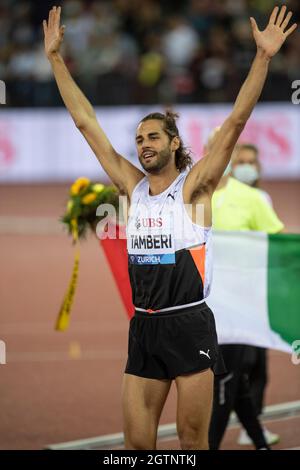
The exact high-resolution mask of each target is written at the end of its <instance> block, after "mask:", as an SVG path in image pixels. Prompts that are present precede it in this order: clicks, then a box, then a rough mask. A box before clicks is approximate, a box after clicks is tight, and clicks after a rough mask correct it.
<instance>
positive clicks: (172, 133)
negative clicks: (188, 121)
mask: <svg viewBox="0 0 300 470" xmlns="http://www.w3.org/2000/svg"><path fill="white" fill-rule="evenodd" d="M178 117H179V115H178V114H177V113H173V112H172V111H166V114H162V113H151V114H148V115H147V116H145V117H144V118H143V119H142V120H141V122H144V121H149V120H150V119H158V120H159V121H162V122H163V129H164V131H165V133H166V134H167V135H168V136H169V140H170V142H171V141H172V139H173V138H174V137H178V138H179V141H180V145H179V147H178V149H177V150H176V151H175V165H176V168H177V170H178V171H180V172H182V171H184V170H185V169H186V168H191V167H192V166H193V163H194V162H193V159H192V157H191V152H190V151H189V150H188V149H187V148H186V147H185V146H184V144H183V142H182V139H181V137H180V135H179V131H178V127H177V125H176V119H178Z"/></svg>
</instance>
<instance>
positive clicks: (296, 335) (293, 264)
mask: <svg viewBox="0 0 300 470" xmlns="http://www.w3.org/2000/svg"><path fill="white" fill-rule="evenodd" d="M213 245H214V258H213V263H214V266H213V282H212V290H211V294H210V296H209V298H208V302H207V303H208V304H209V306H210V307H211V308H212V310H213V312H214V314H215V318H216V325H217V332H218V338H219V342H220V343H221V344H224V343H240V344H252V345H256V346H263V347H268V348H273V349H279V350H281V351H286V352H292V351H293V347H292V343H293V342H294V341H297V340H298V341H299V340H300V235H289V234H276V235H266V234H264V233H259V232H215V233H214V238H213Z"/></svg>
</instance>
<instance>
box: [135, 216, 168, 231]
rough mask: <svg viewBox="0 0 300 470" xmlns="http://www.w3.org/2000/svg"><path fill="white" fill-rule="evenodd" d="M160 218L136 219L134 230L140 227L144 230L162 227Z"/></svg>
mask: <svg viewBox="0 0 300 470" xmlns="http://www.w3.org/2000/svg"><path fill="white" fill-rule="evenodd" d="M162 224H163V222H162V218H161V217H156V218H154V217H146V218H141V219H140V218H138V217H137V218H136V219H135V228H136V229H137V230H139V229H140V228H141V227H144V228H154V227H162Z"/></svg>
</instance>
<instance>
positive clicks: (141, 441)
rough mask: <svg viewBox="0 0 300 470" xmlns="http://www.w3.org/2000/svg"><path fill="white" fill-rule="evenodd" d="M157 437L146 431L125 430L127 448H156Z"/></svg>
mask: <svg viewBox="0 0 300 470" xmlns="http://www.w3.org/2000/svg"><path fill="white" fill-rule="evenodd" d="M155 448H156V439H155V438H154V437H153V436H150V435H148V434H146V433H137V432H134V431H130V432H128V431H127V432H125V449H126V450H155Z"/></svg>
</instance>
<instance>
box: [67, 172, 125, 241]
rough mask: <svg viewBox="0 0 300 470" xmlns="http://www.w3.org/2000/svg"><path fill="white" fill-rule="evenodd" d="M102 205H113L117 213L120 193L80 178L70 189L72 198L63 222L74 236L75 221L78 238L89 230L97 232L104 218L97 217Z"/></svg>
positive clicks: (112, 187) (111, 187) (113, 188)
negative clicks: (97, 226)
mask: <svg viewBox="0 0 300 470" xmlns="http://www.w3.org/2000/svg"><path fill="white" fill-rule="evenodd" d="M100 204H111V205H112V206H114V208H115V209H116V211H118V208H119V192H118V190H117V189H116V188H115V187H114V186H111V185H110V186H105V185H104V184H101V183H92V182H91V181H90V180H89V179H88V178H85V177H81V178H78V179H77V180H76V181H75V182H74V183H73V184H72V186H71V188H70V196H69V200H68V203H67V208H66V212H65V214H64V215H63V216H62V218H61V221H62V222H63V223H64V224H65V225H66V226H67V227H68V231H69V233H70V234H73V227H74V221H76V227H77V232H78V237H79V238H82V237H84V236H85V235H86V234H87V231H88V229H91V230H92V231H95V228H96V225H97V223H98V222H99V221H100V220H101V219H102V218H103V216H102V217H101V216H97V215H96V210H97V207H98V206H99V205H100Z"/></svg>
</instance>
